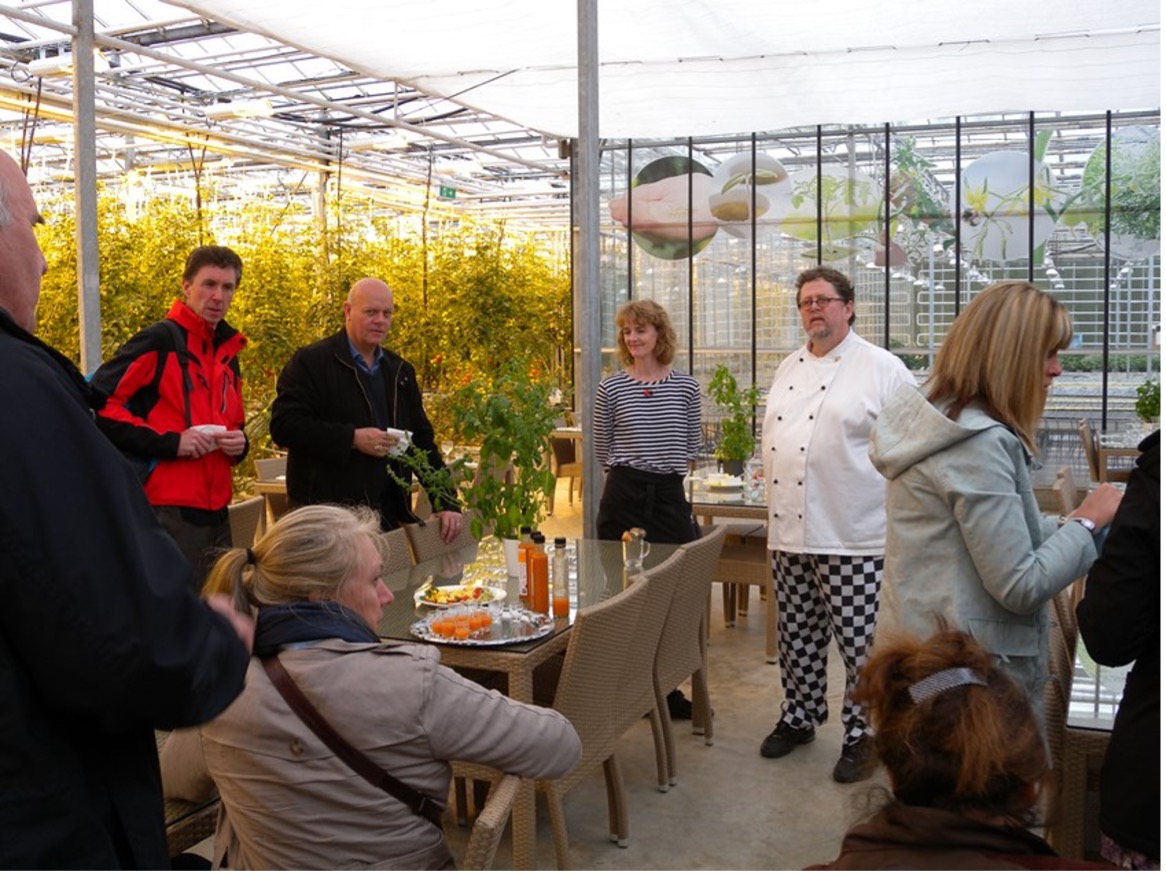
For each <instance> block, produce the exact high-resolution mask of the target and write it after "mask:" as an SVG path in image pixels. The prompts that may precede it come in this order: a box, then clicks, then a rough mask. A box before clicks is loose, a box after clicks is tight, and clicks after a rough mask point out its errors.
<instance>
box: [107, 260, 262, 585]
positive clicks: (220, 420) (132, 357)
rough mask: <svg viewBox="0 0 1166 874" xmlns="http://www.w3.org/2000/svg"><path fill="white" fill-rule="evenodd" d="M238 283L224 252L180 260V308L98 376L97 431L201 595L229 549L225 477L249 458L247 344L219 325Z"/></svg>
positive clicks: (237, 268)
mask: <svg viewBox="0 0 1166 874" xmlns="http://www.w3.org/2000/svg"><path fill="white" fill-rule="evenodd" d="M242 275H243V262H242V260H241V259H240V258H239V256H238V255H236V254H235V253H234V252H233V251H231V250H230V249H228V248H227V247H226V246H199V247H198V248H197V249H195V250H194V251H193V252H191V253H190V257H189V258H187V260H186V269H185V270H184V271H183V274H182V298H181V299H179V300H176V301H175V302H174V304H173V306H171V307H170V312H168V313H167V314H166V318H165V319H163V320H162V321H160V322H155V323H154V324H152V325H150V326H149V327H147V328H146V329H145V330H143V331H140V332H139V333H137V334H136V335H134V336H133V337H131V338H130V339H129V340H128V341H127V342H126V343H125V345H123V346H122V347H121V348H120V349H119V350H118V351H117V354H116V355H114V357H113V358H111V359H110V360H109V361H107V362H106V363H105V364H103V365H102V366H101V367H100V368H98V370H97V373H96V374H94V377H93V384H94V385H95V386H96V387H97V388H98V389H100V390H101V391H103V392H105V393H106V394H107V395H108V396H109V400H108V402H107V403H106V405H105V407H104V408H103V409H102V410H101V413H100V418H99V419H98V424H99V425H100V427H101V430H102V431H104V432H105V434H106V435H107V436H108V437H109V439H110V440H112V441H113V443H114V445H115V446H117V447H118V449H120V450H122V452H123V453H126V454H127V455H131V456H133V457H134V458H136V459H140V460H141V461H140V470H139V473H140V474H142V475H146V471H148V475H146V479H145V489H146V497H147V498H148V499H149V501H150V503H151V504H152V505H153V507H154V512H155V514H156V515H157V516H158V519H159V521H161V523H162V525H163V526H164V527H165V528H166V530H167V531H169V532H170V535H171V536H172V537H173V538H174V540H175V541H176V542H177V543H178V545H179V547H180V548H181V549H182V551H183V553H184V554H185V555H186V557H187V560H188V561H189V562H190V564H191V567H192V568H193V569H194V582H195V585H196V586H198V587H201V586H202V583H203V580H204V579H206V574H207V571H208V570H210V566H211V565H212V564H213V563H214V559H215V558H216V555H217V551H218V550H220V549H225V548H227V547H229V546H230V545H231V529H230V523H229V521H228V518H227V505H228V504H229V503H230V502H231V496H232V485H231V468H232V466H233V465H235V464H237V463H238V462H239V461H240V460H242V458H243V457H244V456H245V455H246V454H247V437H246V435H245V434H244V433H243V394H242V388H241V380H240V377H239V361H238V353H239V351H240V350H241V349H243V347H244V346H246V345H247V338H246V337H244V336H243V335H242V334H240V333H239V332H238V331H236V330H235V329H234V328H232V327H231V326H230V325H229V324H227V322H226V320H225V317H226V315H227V310H228V309H230V306H231V300H232V298H233V297H234V296H235V290H236V288H237V287H238V285H239V280H240V279H241V277H242Z"/></svg>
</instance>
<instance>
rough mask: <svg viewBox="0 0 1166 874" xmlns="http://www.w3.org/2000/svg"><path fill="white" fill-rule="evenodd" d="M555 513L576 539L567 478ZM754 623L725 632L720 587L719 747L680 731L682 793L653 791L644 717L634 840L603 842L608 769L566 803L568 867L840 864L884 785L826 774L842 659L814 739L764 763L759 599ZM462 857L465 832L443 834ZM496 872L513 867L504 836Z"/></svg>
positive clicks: (630, 782)
mask: <svg viewBox="0 0 1166 874" xmlns="http://www.w3.org/2000/svg"><path fill="white" fill-rule="evenodd" d="M555 507H556V511H557V512H556V514H555V515H554V516H552V517H550V518H549V519H547V520H546V521H545V522H544V523H543V525H542V526H541V529H542V530H543V532H544V533H546V534H547V535H548V537H550V536H554V535H564V536H568V537H579V536H581V533H582V518H581V516H580V514H579V508H578V505H577V504H576V506H575V507H573V508H572V507H570V506H569V505H568V502H567V495H566V480H562V481H561V484H560V488H559V494H558V495H557V496H556V504H555ZM750 606H751V609H750V611H749V614H748V615H747V616H742V617H739V618H738V621H737V625H736V627H734V628H726V627H725V624H724V619H723V615H722V610H721V593H720V585H719V584H714V586H713V616H712V627H711V632H710V643H709V673H710V678H709V688H710V691H711V696H712V703H713V708H714V710H715V711H716V733H715V743H714V745H713V746H705V745H704V738H703V737H701V736H697V735H693V734H692V733H691V730H690V728H689V723H687V722H678V723H675V724H674V725H675V728H676V748H677V771H678V775H677V785H675V786H673V787H672V789H671V790H670V791H669V792H667V793H661V792H658V791H657V789H656V770H655V758H654V753H653V747H652V736H651V731H650V729H649V726H648V721H647V720H643V721H642V722H641V723H640V724H639V725H638V726H636V727H635V728H633V729H632V730H631V731H630V732H628V734H627V735H625V737H624V738H623V740H622V741H621V743H620V747H619V760H620V765H621V767H622V768H623V772H624V781H625V784H626V786H627V794H628V810H629V831H630V838H629V841H628V846H627V847H626V848H623V849H621V848H619V847H617V846H616V845H615V844H613V843H611V842H610V840H609V839H608V829H607V797H606V794H605V788H604V782H603V773H602V770H601V769H596V771H595V773H594V774H593V775H592V776H591V777H590V778H588V779H587V780H585V781H584V782H583V783H581V784H580V785H579V786H577V787H576V788H575V789H574V790H572V792H571V793H570V794H569V795H568V796H567V799H566V805H565V806H566V813H567V819H568V822H569V832H570V839H571V868H573V869H591V870H663V869H696V870H709V869H720V870H725V869H730V870H752V869H769V870H772V869H799V868H802V867H804V866H806V865H809V864H812V863H815V862H825V861H829V860H831V859H833V858H834V857H835V856H836V855H837V852H838V846H839V843H840V841H841V838H842V835H843V833H844V832H845V831H846V829H847V828H848V827H849V825H850V824H851V823H853V822H855V821H857V820H859V819H862V818H864V816H865V814H866V812H867V811H868V810H870V809H872V808H873V807H877V806H878V805H879V804H880V803H881V800H882V798H883V797H885V796H882V795H881V787H883V786H884V785H885V783H884V779H883V774H882V772H881V771H880V772H879V774H878V775H876V777H875V778H873V779H871V780H868V781H866V782H864V783H859V784H856V785H852V786H841V785H839V784H837V783H835V782H834V781H833V780H832V779H831V777H830V772H831V770H832V769H833V767H834V763H835V761H836V760H837V758H838V753H839V750H840V749H841V744H842V728H841V724H840V722H839V720H838V713H839V709H840V704H841V696H842V690H843V679H842V669H841V660H840V659H839V657H838V654H837V651H833V652H832V653H831V660H830V667H829V704H830V711H831V719H830V721H829V722H828V723H827V724H826V725H824V726H822V727H821V728H819V729H818V733H817V739H816V740H815V741H814V742H813V743H812V744H809V745H807V746H805V747H801V748H799V749H797V750H795V751H794V752H793V753H792V754H791V755H789V756H788V757H786V758H784V759H778V760H769V759H763V758H761V756H760V754H759V752H758V748H759V746H760V744H761V741H762V739H763V738H764V737H765V736H766V735H767V734H768V733H769V732H770V731H771V730H772V729H773V725H774V723H775V721H776V720H777V717H778V713H779V709H780V703H781V691H780V684H779V675H778V667H777V665H770V664H766V662H765V657H764V645H765V629H764V627H763V619H764V609H763V607H762V605H760V604H758V603H757V602H756V594H754V600H753V602H752V603H751V605H750ZM538 827H539V848H540V857H539V867H540V868H544V869H553V868H555V856H554V842H553V838H552V837H551V832H550V823H549V820H548V818H547V816H546V809H545V807H544V806H543V804H542V801H541V798H540V801H539V826H538ZM447 833H448V834H449V839H450V844H451V846H452V847H453V850H454V854H455V856H460V853H461V851H462V850H463V848H464V846H465V841H466V839H467V837H468V835H469V828H468V827H465V828H459V827H458V826H456V825H449V826H448V827H447ZM495 867H496V868H499V869H505V868H509V867H510V848H509V836H507V837H506V838H504V839H503V844H502V847H501V849H500V850H499V854H498V858H497V860H496V862H495Z"/></svg>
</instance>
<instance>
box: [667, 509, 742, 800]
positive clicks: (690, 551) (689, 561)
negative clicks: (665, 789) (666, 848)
mask: <svg viewBox="0 0 1166 874" xmlns="http://www.w3.org/2000/svg"><path fill="white" fill-rule="evenodd" d="M724 539H725V529H724V528H723V527H720V526H717V527H714V528H712V529H711V530H709V531H708V532H707V533H706V534H705V535H704V536H703V537H701V538H700V539H699V540H695V541H693V542H692V543H686V544H685V545H684V547H683V554H684V559H683V564H682V568H681V576H680V581H679V584H678V585H677V587H676V591H675V593H674V594H673V596H672V605H671V607H670V609H669V611H668V618H667V619H666V620H665V622H664V633H663V634H661V635H660V647H659V649H658V650H657V651H656V670H655V683H656V702H657V707H658V708H659V710H660V713H661V714H663V713H666V712H667V705H666V703H665V696H666V695H667V694H668V693H669V692H671V691H672V690H673V689H675V688H676V687H677V686H679V685H680V684H681V683H682V682H684V681H685V680H687V679H688V678H689V677H691V678H692V731H693V733H694V734H701V733H703V734H704V741H705V744H708V745H711V744H712V742H713V717H712V706H711V704H710V703H709V690H708V653H707V642H708V605H709V593H710V591H711V589H712V580H713V573H714V571H715V570H716V566H717V560H718V559H719V557H720V554H721V546H722V545H723V543H724ZM662 722H663V732H664V742H665V753H666V759H667V762H668V782H669V784H675V782H676V749H675V741H674V738H673V733H672V722H671V720H668V719H665V720H662Z"/></svg>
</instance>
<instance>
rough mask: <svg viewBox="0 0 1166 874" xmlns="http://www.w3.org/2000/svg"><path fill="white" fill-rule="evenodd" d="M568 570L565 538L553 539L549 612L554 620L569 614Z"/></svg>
mask: <svg viewBox="0 0 1166 874" xmlns="http://www.w3.org/2000/svg"><path fill="white" fill-rule="evenodd" d="M569 577H570V570H569V568H568V565H567V538H566V537H556V538H555V551H554V553H553V555H552V556H551V612H552V613H553V615H554V616H555V618H556V619H559V618H563V617H566V616H568V615H570V613H571V594H570V588H569V586H570V583H569V582H568V580H569Z"/></svg>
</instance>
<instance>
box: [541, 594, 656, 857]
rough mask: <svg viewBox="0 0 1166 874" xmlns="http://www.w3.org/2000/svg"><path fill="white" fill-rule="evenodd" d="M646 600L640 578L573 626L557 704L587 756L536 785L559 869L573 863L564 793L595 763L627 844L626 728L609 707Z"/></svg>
mask: <svg viewBox="0 0 1166 874" xmlns="http://www.w3.org/2000/svg"><path fill="white" fill-rule="evenodd" d="M647 599H648V587H647V586H646V585H644V582H643V581H642V580H638V581H636V582H633V583H632V584H631V585H630V586H628V588H626V589H625V590H624V591H622V592H620V593H619V594H618V595H615V596H614V597H612V598H608V599H607V600H606V601H602V602H600V603H599V604H595V605H594V606H591V607H584V608H583V609H581V610H580V611H579V613H578V615H577V616H576V617H575V623H574V625H573V627H572V628H571V641H570V643H568V644H567V654H566V657H565V658H564V660H563V670H562V672H561V673H560V674H559V684H558V688H557V689H556V691H555V702H554V707H555V709H556V710H558V711H559V712H560V713H562V714H563V715H564V716H566V717H567V718H568V719H570V720H571V724H572V725H574V726H575V731H577V732H578V733H579V739H580V740H581V741H582V742H583V758H582V760H581V761H580V763H579V767H577V768H576V769H575V770H574V771H572V772H571V773H570V774H568V775H567V776H566V777H562V778H560V779H558V780H540V781H539V782H538V784H537V786H538V788H539V789H540V790H541V791H542V792H544V793H545V794H546V799H547V809H548V811H549V813H550V819H551V829H552V831H553V833H554V836H555V857H556V859H557V861H558V866H559V868H560V869H567V868H570V867H571V865H570V863H569V859H568V839H567V818H566V814H565V813H564V811H563V798H564V796H566V794H567V792H569V791H570V790H571V789H572V788H573V787H574V786H575V785H576V784H577V783H579V782H580V781H581V780H583V779H584V778H586V777H588V776H590V774H591V772H592V771H593V770H594V769H595V767H596V766H597V765H603V771H604V776H605V778H606V780H607V803H608V824H609V827H610V834H611V835H613V836H614V839H615V840H616V841H617V842H619V843H620V844H621V845H626V843H627V836H628V825H627V822H628V820H627V796H626V792H625V790H624V784H623V776H622V774H621V772H620V769H619V762H618V760H617V759H616V755H615V745H616V741H618V740H619V738H620V736H621V735H622V734H623V732H622V731H616V725H615V723H614V722H613V720H612V719H611V706H612V700H613V698H614V697H615V696H616V690H617V689H618V688H619V684H620V682H621V681H622V680H623V677H624V669H625V664H626V661H627V653H628V651H629V650H630V649H631V648H632V645H633V641H634V640H635V636H636V634H637V632H638V631H639V629H640V618H641V614H642V612H643V610H644V608H645V605H646V603H647Z"/></svg>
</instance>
